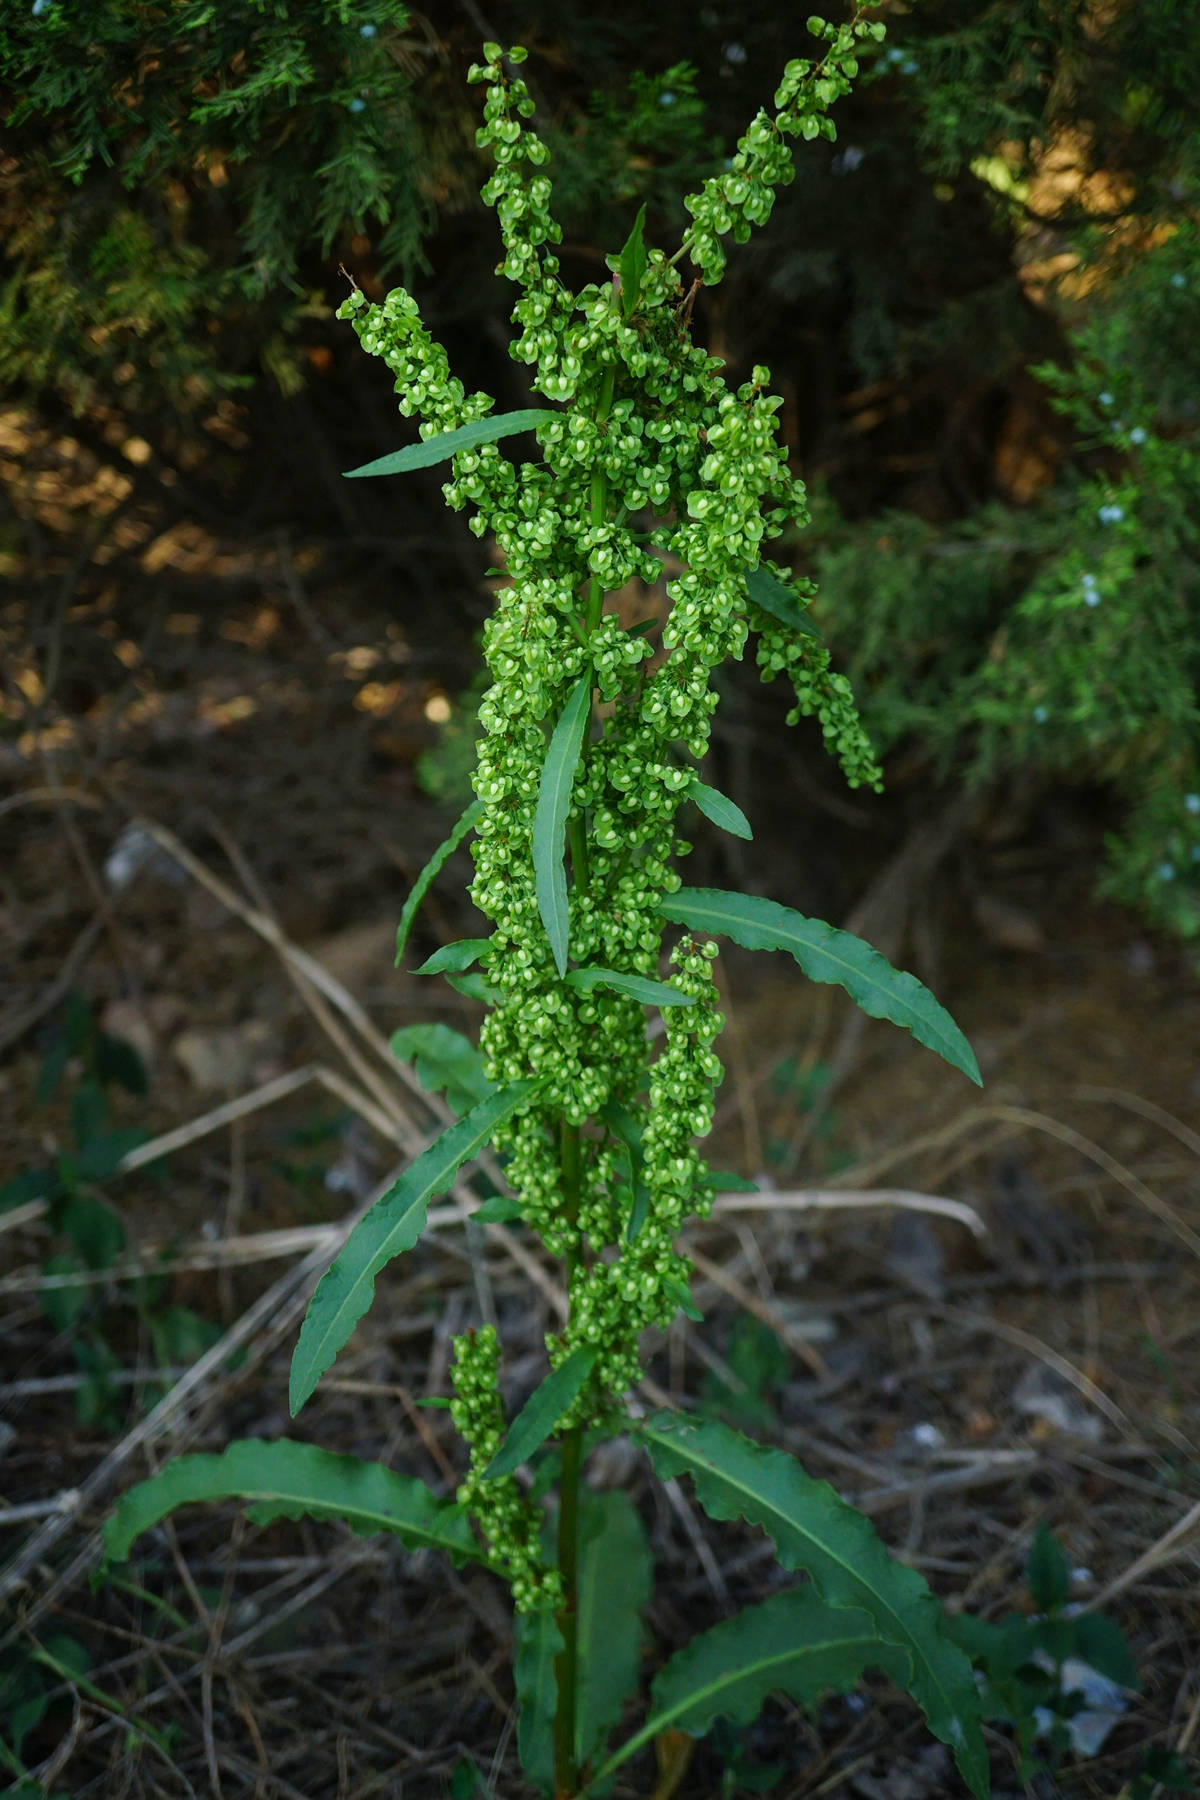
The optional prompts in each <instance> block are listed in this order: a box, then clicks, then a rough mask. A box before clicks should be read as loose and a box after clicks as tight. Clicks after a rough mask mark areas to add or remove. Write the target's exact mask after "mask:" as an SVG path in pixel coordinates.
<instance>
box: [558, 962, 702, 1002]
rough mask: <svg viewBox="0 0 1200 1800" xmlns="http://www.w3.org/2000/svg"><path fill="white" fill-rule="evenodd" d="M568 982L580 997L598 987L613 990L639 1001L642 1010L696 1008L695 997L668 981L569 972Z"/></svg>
mask: <svg viewBox="0 0 1200 1800" xmlns="http://www.w3.org/2000/svg"><path fill="white" fill-rule="evenodd" d="M565 980H566V983H567V986H568V987H573V988H578V989H579V991H580V993H583V994H590V993H591V991H592V989H593V988H598V987H604V988H612V989H613V991H614V992H615V993H618V994H628V996H629V998H630V999H631V1000H640V1001H641V1003H642V1005H643V1006H694V1005H695V1001H696V996H695V994H685V993H683V992H682V991H681V990H680V989H679V988H677V987H672V985H671V983H670V982H669V981H651V980H650V978H649V976H647V975H625V974H622V972H621V971H620V970H619V969H568V970H567V973H566V976H565Z"/></svg>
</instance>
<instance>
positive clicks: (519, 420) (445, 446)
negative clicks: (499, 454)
mask: <svg viewBox="0 0 1200 1800" xmlns="http://www.w3.org/2000/svg"><path fill="white" fill-rule="evenodd" d="M561 416H562V415H561V414H560V413H557V412H552V411H551V410H550V408H549V407H545V406H527V407H523V408H522V409H521V410H520V411H519V412H509V413H496V414H494V415H493V416H492V417H491V418H489V419H476V420H475V421H474V423H473V424H470V425H460V426H459V427H458V430H457V431H443V432H442V434H441V435H440V437H432V438H425V439H423V441H422V442H421V443H419V444H408V445H406V447H405V448H404V449H403V450H393V451H392V453H391V455H390V456H379V457H376V459H375V461H374V462H369V463H364V464H363V466H362V468H361V469H347V470H346V471H345V476H344V479H345V480H347V481H355V480H357V479H358V477H359V476H360V475H403V474H404V472H405V471H406V470H407V469H428V468H431V467H432V466H433V464H434V463H440V462H447V461H448V460H449V458H450V457H452V456H455V455H457V453H458V452H459V451H460V450H476V449H478V447H479V445H480V444H494V443H496V442H498V440H499V439H500V438H506V437H515V436H516V435H517V433H518V432H519V431H532V430H533V429H534V427H535V426H537V425H545V424H547V423H548V422H549V420H551V419H557V418H561Z"/></svg>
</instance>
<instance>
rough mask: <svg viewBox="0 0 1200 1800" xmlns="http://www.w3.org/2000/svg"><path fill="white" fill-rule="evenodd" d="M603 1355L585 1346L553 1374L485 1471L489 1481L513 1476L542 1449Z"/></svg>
mask: <svg viewBox="0 0 1200 1800" xmlns="http://www.w3.org/2000/svg"><path fill="white" fill-rule="evenodd" d="M599 1354H600V1352H599V1350H598V1349H595V1348H593V1347H592V1346H591V1345H587V1346H583V1347H581V1348H580V1349H578V1350H572V1352H571V1354H570V1355H569V1356H568V1357H567V1359H566V1361H565V1362H561V1363H559V1365H558V1367H557V1369H552V1370H551V1371H550V1373H549V1375H547V1377H546V1379H545V1381H543V1382H541V1383H540V1385H539V1386H538V1387H536V1388H535V1389H534V1390H533V1393H532V1394H530V1396H529V1398H528V1400H527V1401H526V1402H525V1404H524V1406H523V1407H522V1408H521V1410H520V1412H519V1413H518V1414H517V1416H516V1418H515V1419H514V1420H513V1422H512V1424H511V1425H510V1426H509V1428H508V1432H507V1434H506V1436H505V1439H504V1442H503V1443H502V1444H501V1446H500V1448H499V1449H498V1450H497V1452H496V1454H495V1456H493V1458H492V1460H491V1462H490V1463H489V1464H488V1466H487V1468H486V1469H485V1470H484V1471H483V1476H484V1480H485V1481H497V1480H499V1478H500V1476H502V1475H511V1474H512V1473H513V1472H514V1470H516V1469H519V1468H520V1466H521V1464H522V1463H523V1462H528V1461H529V1458H530V1457H531V1456H532V1455H533V1453H534V1451H535V1450H540V1449H541V1447H542V1445H543V1444H544V1443H545V1441H546V1439H547V1438H548V1437H549V1436H550V1433H551V1432H552V1431H553V1430H554V1427H555V1426H556V1425H557V1424H558V1421H559V1420H560V1419H561V1418H562V1416H563V1414H564V1413H565V1412H566V1410H567V1408H568V1407H569V1406H570V1404H571V1402H572V1401H573V1400H574V1399H575V1396H576V1395H577V1394H578V1392H579V1390H580V1388H581V1387H582V1386H583V1384H584V1382H585V1381H586V1380H587V1378H588V1376H589V1375H590V1374H591V1372H592V1370H593V1368H594V1367H595V1365H596V1358H597V1356H598V1355H599Z"/></svg>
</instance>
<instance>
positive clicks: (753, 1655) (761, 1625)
mask: <svg viewBox="0 0 1200 1800" xmlns="http://www.w3.org/2000/svg"><path fill="white" fill-rule="evenodd" d="M868 1668H880V1669H883V1670H884V1671H885V1672H886V1673H887V1674H888V1675H890V1676H891V1678H892V1680H893V1681H895V1682H897V1684H898V1685H899V1686H901V1687H903V1686H904V1685H905V1683H906V1681H907V1679H908V1657H907V1655H906V1654H905V1652H904V1651H903V1650H899V1649H897V1648H896V1647H895V1646H894V1645H892V1644H885V1643H883V1642H882V1641H881V1639H880V1637H879V1634H878V1632H877V1631H876V1630H875V1627H874V1625H873V1624H872V1623H871V1619H870V1616H869V1614H867V1613H865V1612H861V1611H860V1610H858V1609H857V1608H855V1607H840V1606H826V1605H825V1603H824V1601H822V1600H821V1599H820V1598H819V1596H818V1595H817V1593H816V1592H815V1591H814V1589H813V1588H811V1587H802V1588H792V1589H791V1590H790V1591H789V1592H788V1593H786V1594H774V1595H772V1597H771V1598H770V1599H769V1600H764V1601H762V1602H761V1604H759V1605H757V1606H747V1607H746V1608H745V1609H744V1610H743V1611H742V1612H740V1613H737V1614H735V1616H734V1617H733V1618H732V1619H726V1620H725V1621H724V1622H723V1623H722V1624H720V1625H714V1626H713V1627H712V1629H711V1630H710V1631H703V1632H701V1633H700V1634H699V1635H698V1636H696V1637H694V1638H693V1639H692V1640H691V1642H690V1643H688V1644H686V1645H685V1646H684V1648H683V1649H682V1650H680V1651H677V1653H676V1654H675V1655H674V1656H673V1657H672V1658H671V1660H670V1661H669V1662H668V1663H667V1664H666V1665H665V1666H664V1667H663V1668H662V1669H661V1670H660V1671H659V1673H658V1674H657V1675H656V1676H655V1678H654V1682H653V1684H652V1686H651V1689H650V1712H649V1716H648V1717H647V1719H646V1722H645V1724H644V1725H643V1726H642V1727H641V1729H640V1730H639V1731H638V1732H636V1733H635V1735H634V1736H633V1737H631V1738H630V1739H629V1740H628V1741H627V1742H626V1743H624V1744H622V1745H621V1747H620V1749H619V1750H618V1751H617V1752H616V1753H615V1755H613V1756H611V1757H610V1758H609V1759H608V1761H607V1762H606V1763H605V1764H604V1766H603V1768H601V1769H600V1770H598V1771H597V1776H596V1779H597V1781H603V1780H604V1779H605V1778H606V1777H607V1776H609V1775H610V1774H612V1773H613V1771H614V1770H616V1769H618V1768H619V1767H620V1766H621V1764H622V1763H623V1762H625V1761H627V1760H628V1758H629V1757H631V1756H634V1755H636V1754H637V1752H638V1751H639V1750H641V1749H642V1748H643V1747H644V1746H645V1745H646V1744H648V1743H651V1742H652V1741H653V1740H654V1739H656V1738H658V1737H659V1736H661V1734H662V1733H663V1732H664V1731H685V1732H686V1733H687V1735H688V1736H689V1737H703V1736H704V1735H705V1734H706V1733H707V1732H709V1731H711V1730H712V1728H713V1726H714V1725H715V1724H716V1722H717V1720H718V1719H728V1720H729V1722H730V1724H731V1725H733V1726H734V1727H735V1728H741V1727H743V1726H746V1725H752V1724H753V1723H754V1720H755V1719H756V1718H757V1717H758V1715H759V1713H760V1712H761V1711H762V1708H763V1704H764V1702H765V1701H766V1700H767V1698H768V1697H769V1696H770V1695H771V1694H773V1693H782V1694H786V1695H787V1696H788V1697H789V1699H792V1700H795V1701H796V1702H797V1703H798V1704H799V1705H801V1706H807V1705H809V1704H811V1702H813V1701H814V1700H818V1699H820V1697H821V1695H822V1694H827V1693H830V1692H833V1693H838V1694H845V1693H848V1692H849V1690H850V1689H851V1688H852V1687H854V1685H855V1683H856V1682H857V1681H858V1680H859V1678H860V1677H861V1675H862V1673H863V1671H864V1670H865V1669H868Z"/></svg>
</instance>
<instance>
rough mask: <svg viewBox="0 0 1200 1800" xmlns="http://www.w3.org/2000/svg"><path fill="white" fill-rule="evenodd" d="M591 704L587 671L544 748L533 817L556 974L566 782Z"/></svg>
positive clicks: (563, 962) (563, 904) (562, 931)
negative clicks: (546, 746) (546, 748)
mask: <svg viewBox="0 0 1200 1800" xmlns="http://www.w3.org/2000/svg"><path fill="white" fill-rule="evenodd" d="M591 708H592V677H591V675H590V674H588V675H585V676H584V677H583V679H582V680H581V681H579V682H577V683H576V685H575V686H574V687H573V688H572V690H571V693H570V696H569V698H568V700H567V703H566V705H565V706H564V707H563V709H562V714H561V716H560V718H559V721H558V724H557V725H556V726H555V727H554V735H553V736H552V737H551V739H550V748H549V749H548V750H547V752H546V762H545V766H544V767H543V769H542V780H541V786H540V787H539V789H538V800H537V811H536V813H535V814H534V819H533V869H534V877H535V881H536V884H537V902H538V911H539V912H540V913H541V915H542V924H543V925H544V926H545V928H546V936H547V937H548V938H549V940H550V948H551V949H552V950H553V952H554V964H555V967H556V968H557V970H558V972H559V974H560V975H565V974H566V972H567V928H568V927H567V872H566V869H565V868H564V866H563V856H564V853H565V843H564V838H563V833H564V831H565V829H566V823H567V814H568V813H569V812H570V810H571V784H572V783H573V781H574V779H575V770H576V768H577V767H578V764H579V754H580V751H581V750H582V748H583V734H584V732H585V731H586V730H587V722H588V715H589V713H590V712H591Z"/></svg>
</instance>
